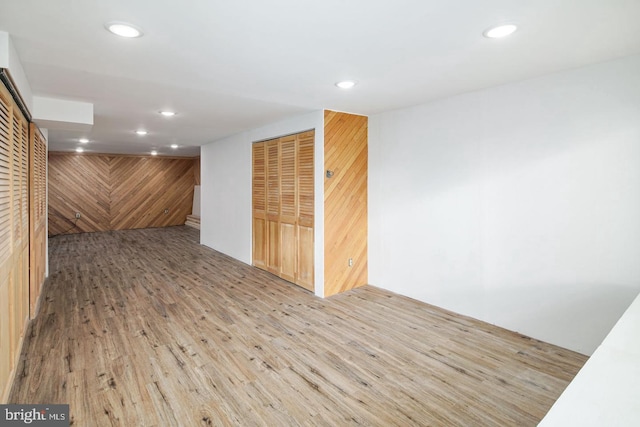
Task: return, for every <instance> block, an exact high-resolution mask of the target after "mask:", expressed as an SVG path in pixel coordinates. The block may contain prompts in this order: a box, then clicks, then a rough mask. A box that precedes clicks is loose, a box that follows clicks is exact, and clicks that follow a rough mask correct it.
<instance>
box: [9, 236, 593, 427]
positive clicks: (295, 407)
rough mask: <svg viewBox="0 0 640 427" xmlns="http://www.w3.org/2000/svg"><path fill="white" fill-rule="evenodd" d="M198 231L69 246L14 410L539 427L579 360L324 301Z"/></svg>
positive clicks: (139, 420) (479, 329)
mask: <svg viewBox="0 0 640 427" xmlns="http://www.w3.org/2000/svg"><path fill="white" fill-rule="evenodd" d="M197 241H198V231H197V230H194V229H191V228H188V227H171V228H165V229H146V230H130V231H117V232H104V233H92V234H81V235H69V236H59V237H56V238H52V239H51V240H50V248H51V261H50V262H51V277H50V278H49V279H48V281H47V284H46V289H45V291H44V294H43V297H44V301H43V305H42V307H41V312H40V315H39V316H38V317H37V319H36V320H35V321H34V322H32V325H31V327H30V328H29V332H28V337H27V338H26V341H25V346H24V350H23V355H22V359H21V362H20V363H21V365H20V366H19V369H18V374H17V379H16V383H15V384H14V388H13V391H12V394H11V397H10V401H12V402H16V403H18V402H20V403H69V404H70V410H71V416H72V421H73V425H74V426H112V425H113V426H173V425H178V426H198V425H203V426H207V425H234V426H235V425H242V426H258V425H259V426H262V425H265V426H290V425H291V426H294V425H305V426H311V425H322V426H342V425H374V426H392V425H402V426H405V425H434V426H444V425H464V426H482V425H487V426H498V425H500V426H503V425H514V426H516V425H517V426H523V425H535V424H536V423H537V422H538V421H539V420H540V419H541V418H542V417H543V416H544V414H545V413H546V412H547V410H548V409H549V408H550V407H551V405H552V403H553V402H554V401H555V399H556V398H557V397H558V396H559V395H560V393H561V392H562V390H563V389H564V388H565V387H566V385H567V384H568V383H569V381H570V380H571V379H572V378H573V377H574V375H575V374H576V373H577V371H578V369H579V368H580V367H581V366H582V365H583V364H584V362H585V361H586V357H585V356H582V355H580V354H577V353H574V352H571V351H568V350H564V349H561V348H558V347H555V346H552V345H549V344H545V343H542V342H539V341H536V340H533V339H530V338H527V337H523V336H521V335H518V334H516V333H512V332H508V331H506V330H503V329H500V328H497V327H494V326H491V325H488V324H485V323H482V322H478V321H475V320H472V319H469V318H466V317H462V316H458V315H455V314H452V313H450V312H447V311H444V310H441V309H438V308H435V307H433V306H430V305H426V304H423V303H420V302H417V301H414V300H411V299H409V298H406V297H402V296H399V295H396V294H393V293H390V292H387V291H383V290H381V289H377V288H375V287H371V286H367V287H364V288H360V289H357V290H354V291H350V292H348V293H345V294H341V295H338V296H335V297H332V298H330V299H326V300H322V299H319V298H316V297H315V296H313V295H311V294H310V293H308V292H307V291H304V290H302V289H301V288H298V287H296V286H294V285H291V284H288V283H287V282H284V281H282V280H280V279H278V278H276V277H274V276H272V275H270V274H268V273H265V272H263V271H261V270H257V269H255V268H252V267H249V266H247V265H244V264H242V263H240V262H237V261H235V260H233V259H231V258H229V257H227V256H224V255H222V254H220V253H217V252H215V251H213V250H210V249H208V248H205V247H202V246H200V245H198V244H197Z"/></svg>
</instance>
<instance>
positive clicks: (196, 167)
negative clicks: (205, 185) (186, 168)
mask: <svg viewBox="0 0 640 427" xmlns="http://www.w3.org/2000/svg"><path fill="white" fill-rule="evenodd" d="M193 177H194V179H195V185H200V158H199V157H198V158H197V159H195V160H194V162H193Z"/></svg>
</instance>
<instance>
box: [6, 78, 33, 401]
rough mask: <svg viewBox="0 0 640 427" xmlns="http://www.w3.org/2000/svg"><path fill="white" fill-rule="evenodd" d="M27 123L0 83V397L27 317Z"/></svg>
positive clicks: (13, 369) (8, 376)
mask: <svg viewBox="0 0 640 427" xmlns="http://www.w3.org/2000/svg"><path fill="white" fill-rule="evenodd" d="M28 135H29V125H28V122H27V120H26V119H25V117H24V116H23V115H22V113H21V112H20V110H19V109H18V107H17V105H16V104H15V102H14V101H13V99H12V98H11V96H10V94H9V92H8V91H7V90H6V88H5V87H4V85H0V237H1V239H2V240H1V241H0V393H1V395H0V398H1V400H0V402H4V401H5V399H6V396H7V394H8V389H9V386H10V382H11V379H12V377H13V375H14V374H15V368H16V361H17V357H18V356H19V354H18V353H19V352H20V348H21V343H22V340H23V338H24V332H25V328H26V325H27V321H28V318H29V243H30V233H29V167H30V165H29V136H28Z"/></svg>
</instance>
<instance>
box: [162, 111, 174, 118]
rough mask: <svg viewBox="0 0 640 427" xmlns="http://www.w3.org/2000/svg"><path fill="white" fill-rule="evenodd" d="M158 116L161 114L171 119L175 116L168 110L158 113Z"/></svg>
mask: <svg viewBox="0 0 640 427" xmlns="http://www.w3.org/2000/svg"><path fill="white" fill-rule="evenodd" d="M160 114H162V115H163V116H165V117H173V116H175V115H176V113H175V112H173V111H168V110H164V111H160Z"/></svg>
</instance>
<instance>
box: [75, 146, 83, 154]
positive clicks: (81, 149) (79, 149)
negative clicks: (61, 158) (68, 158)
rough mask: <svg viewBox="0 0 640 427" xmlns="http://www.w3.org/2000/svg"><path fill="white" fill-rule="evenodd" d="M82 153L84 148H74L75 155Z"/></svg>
mask: <svg viewBox="0 0 640 427" xmlns="http://www.w3.org/2000/svg"><path fill="white" fill-rule="evenodd" d="M83 151H84V148H82V147H78V148H76V153H82V152H83Z"/></svg>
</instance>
